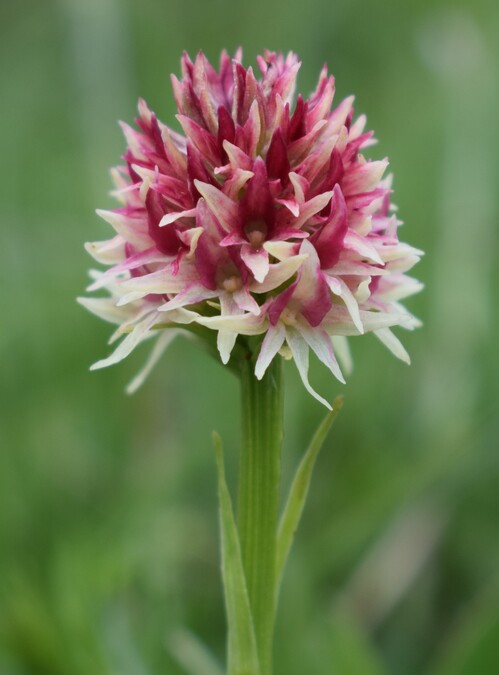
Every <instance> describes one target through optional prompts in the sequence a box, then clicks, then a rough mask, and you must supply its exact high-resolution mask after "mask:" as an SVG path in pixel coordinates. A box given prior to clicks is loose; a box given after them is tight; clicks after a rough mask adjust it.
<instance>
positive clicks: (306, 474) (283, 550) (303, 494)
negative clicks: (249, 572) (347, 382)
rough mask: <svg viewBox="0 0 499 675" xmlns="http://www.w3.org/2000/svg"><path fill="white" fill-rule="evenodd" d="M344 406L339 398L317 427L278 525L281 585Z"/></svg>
mask: <svg viewBox="0 0 499 675" xmlns="http://www.w3.org/2000/svg"><path fill="white" fill-rule="evenodd" d="M342 406H343V396H338V397H337V398H336V399H335V400H334V402H333V407H332V410H331V411H330V412H329V413H328V414H327V415H326V417H325V418H324V419H323V421H322V422H321V424H320V425H319V426H318V428H317V430H316V432H315V434H314V436H313V438H312V440H311V441H310V445H309V446H308V448H307V451H306V452H305V455H304V456H303V459H302V460H301V462H300V464H299V466H298V468H297V470H296V473H295V477H294V479H293V482H292V484H291V488H290V490H289V495H288V499H287V502H286V506H285V507H284V511H283V514H282V517H281V521H280V523H279V531H278V535H277V558H276V570H277V578H278V580H279V581H278V585H277V588H279V586H280V582H281V579H282V575H283V572H284V568H285V566H286V562H287V559H288V556H289V552H290V550H291V546H292V544H293V539H294V536H295V533H296V530H297V529H298V525H299V523H300V519H301V516H302V513H303V509H304V507H305V501H306V499H307V495H308V490H309V487H310V480H311V478H312V473H313V470H314V466H315V462H316V460H317V457H318V456H319V452H320V450H321V448H322V445H323V443H324V441H325V439H326V436H327V434H328V432H329V429H330V428H331V426H332V424H333V422H334V420H335V419H336V417H337V415H338V413H339V411H340V410H341V408H342Z"/></svg>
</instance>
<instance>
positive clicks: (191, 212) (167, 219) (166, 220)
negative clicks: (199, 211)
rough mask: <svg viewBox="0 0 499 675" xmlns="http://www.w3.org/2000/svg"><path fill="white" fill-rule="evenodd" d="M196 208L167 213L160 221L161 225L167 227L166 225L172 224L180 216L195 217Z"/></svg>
mask: <svg viewBox="0 0 499 675" xmlns="http://www.w3.org/2000/svg"><path fill="white" fill-rule="evenodd" d="M195 217H196V209H188V210H187V211H177V212H175V213H167V214H166V215H164V216H163V217H162V218H161V220H160V221H159V227H165V225H170V224H171V223H174V222H175V221H176V220H179V218H195Z"/></svg>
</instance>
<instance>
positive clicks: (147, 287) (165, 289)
mask: <svg viewBox="0 0 499 675" xmlns="http://www.w3.org/2000/svg"><path fill="white" fill-rule="evenodd" d="M257 63H258V69H259V70H260V76H257V75H256V74H255V73H254V71H253V69H252V68H251V67H250V68H248V69H245V68H244V67H243V65H242V63H241V53H240V52H238V53H237V54H236V56H235V58H233V59H231V58H230V57H229V56H228V55H227V53H225V52H223V53H222V56H221V59H220V65H219V69H218V71H217V70H216V69H215V68H214V67H213V66H212V65H211V64H210V63H209V62H208V61H207V59H206V57H205V56H204V54H202V53H199V54H198V56H197V57H196V59H195V60H194V61H192V60H191V59H190V58H189V56H188V55H187V54H184V56H183V57H182V79H181V80H178V79H177V78H175V77H172V84H173V91H174V96H175V100H176V104H177V108H178V115H177V120H178V122H179V125H180V127H181V129H182V133H179V132H177V131H174V130H172V129H171V128H169V127H168V126H166V125H164V124H163V123H162V122H160V121H159V120H158V119H157V117H156V115H155V114H154V113H153V112H152V111H151V110H150V109H149V108H148V107H147V105H146V103H145V102H144V101H142V100H141V101H139V106H138V111H139V116H138V118H137V120H136V123H137V128H136V129H133V128H131V127H129V126H128V125H126V124H123V125H122V127H123V131H124V134H125V137H126V141H127V150H126V152H125V154H124V156H123V160H124V164H123V165H122V166H119V167H118V168H116V169H115V170H114V171H113V177H114V182H115V184H116V190H115V192H114V194H115V195H116V197H117V198H118V200H119V201H120V207H119V208H117V209H115V210H113V211H98V214H99V215H100V216H101V217H102V218H103V219H104V220H105V221H106V222H108V223H109V224H110V225H111V226H112V228H113V229H114V231H115V234H114V236H113V238H112V239H110V240H108V241H102V242H94V243H90V244H87V250H88V251H89V253H90V254H91V255H92V256H93V257H94V258H95V259H96V260H97V261H98V262H99V263H102V264H104V265H108V266H110V268H109V269H108V270H107V271H105V272H93V273H92V276H93V283H92V284H91V286H90V287H89V290H91V291H94V290H97V289H102V288H103V289H106V290H107V291H108V293H109V295H108V296H106V297H103V298H90V299H89V298H80V302H81V303H82V304H83V305H84V306H85V307H87V308H88V309H89V310H90V311H92V312H94V313H95V314H97V315H98V316H100V317H102V318H104V319H106V320H108V321H110V322H112V323H115V324H117V325H118V329H117V331H116V332H115V334H114V335H113V338H112V340H114V339H117V338H119V337H121V336H125V337H124V339H123V340H122V341H121V342H120V343H119V345H118V347H117V348H116V350H115V351H114V352H113V353H112V354H111V356H109V357H108V358H106V359H104V360H102V361H99V362H98V363H96V364H94V366H93V368H102V367H104V366H107V365H111V364H113V363H117V362H118V361H120V360H122V359H123V358H125V357H126V356H127V355H128V354H129V353H130V352H131V351H132V350H133V349H134V348H135V347H136V346H137V345H138V344H139V343H141V342H143V341H144V340H147V339H148V338H150V337H153V336H156V337H157V338H158V340H157V343H156V346H155V348H154V349H153V352H152V354H151V358H150V360H149V362H148V363H147V364H146V367H145V368H144V371H143V372H142V373H141V374H139V376H138V377H137V378H135V380H134V381H133V383H132V384H131V386H130V387H129V389H130V390H134V389H135V388H137V387H138V386H139V385H140V383H141V382H142V380H143V379H144V377H145V375H146V374H147V373H148V372H149V371H150V370H151V368H152V366H153V365H154V363H156V361H157V360H158V358H159V357H160V355H161V353H162V351H163V350H164V349H165V348H166V347H167V346H168V344H169V343H170V342H171V339H172V337H174V336H175V335H176V334H177V333H178V332H180V331H181V330H182V329H183V330H185V329H186V328H192V327H193V326H195V325H197V326H199V328H201V327H205V328H207V329H213V330H215V331H217V334H218V335H217V346H218V350H219V353H220V357H221V360H222V361H223V362H224V363H227V362H228V361H229V360H230V357H231V352H232V350H233V348H234V345H235V344H236V342H237V341H238V340H239V341H244V340H246V339H247V338H246V337H245V336H261V338H260V341H259V347H258V349H259V354H258V358H257V360H256V366H255V375H256V376H257V377H258V378H261V377H263V374H264V373H265V370H266V368H267V367H268V365H269V363H270V362H271V361H272V359H273V358H275V357H276V356H277V355H278V354H282V355H284V356H286V357H292V358H293V360H294V361H295V363H296V366H297V368H298V370H299V373H300V375H301V378H302V380H303V382H304V384H305V386H306V388H307V390H308V391H309V392H310V393H311V394H312V395H313V396H315V397H316V398H317V399H318V400H320V401H321V402H322V403H324V404H325V405H327V406H328V403H327V402H326V401H325V400H324V399H323V398H322V397H320V396H319V395H318V394H317V393H316V392H315V391H314V390H313V389H312V387H311V386H310V384H309V382H308V375H307V373H308V359H309V350H310V349H311V350H312V351H313V352H314V353H315V354H316V355H317V357H318V358H319V359H320V360H321V361H322V362H323V363H324V364H325V365H326V366H327V367H328V368H329V369H330V371H331V372H332V373H333V375H334V376H335V377H336V378H338V380H340V381H344V379H343V375H342V372H341V369H340V366H339V364H338V361H337V358H336V356H338V358H339V360H340V362H341V363H342V365H343V367H344V368H345V369H346V370H348V363H349V361H350V359H349V354H348V348H347V345H346V341H345V336H350V335H359V334H362V333H366V332H373V333H374V334H375V335H376V336H377V337H378V338H379V339H380V340H381V341H382V342H383V343H384V344H385V345H386V346H387V347H388V348H389V349H390V350H391V351H392V352H393V353H394V354H395V356H397V357H398V358H401V359H402V360H404V361H406V362H408V361H409V357H408V355H407V352H406V351H405V349H404V347H403V346H402V344H401V343H400V341H399V340H398V338H397V337H396V336H395V335H394V334H393V332H392V331H391V327H393V326H401V327H402V328H406V329H412V328H414V327H416V326H417V325H419V322H418V321H417V319H415V317H413V316H412V315H411V314H410V313H409V312H408V311H407V310H406V309H405V308H404V306H403V305H402V304H401V300H403V299H404V298H406V297H408V296H410V295H412V294H414V293H416V292H417V291H419V290H420V289H421V287H422V286H421V284H420V283H419V282H417V281H416V280H414V279H413V278H411V277H409V276H407V274H406V273H407V272H408V271H409V270H410V269H411V267H412V266H413V265H414V264H415V263H416V262H417V261H418V260H419V257H420V256H421V254H422V253H421V251H419V250H416V249H414V248H412V247H410V246H408V245H407V244H404V243H401V242H399V240H398V236H397V232H398V227H399V225H400V224H401V223H400V221H399V220H398V219H397V217H396V215H395V213H394V211H395V209H394V207H393V206H392V205H391V204H390V195H391V192H392V190H391V178H390V176H387V177H384V175H385V171H386V168H387V165H388V161H387V160H386V159H383V160H380V161H372V160H368V159H366V158H365V157H364V155H363V154H362V151H363V149H365V148H366V147H368V146H370V145H372V144H373V143H374V141H373V134H372V132H369V131H368V132H366V131H365V130H364V127H365V123H366V119H365V117H364V116H360V117H358V118H357V119H356V120H355V121H354V112H353V98H352V97H350V98H347V99H345V100H344V101H342V102H340V103H339V105H337V106H336V107H333V98H334V91H335V86H334V78H333V77H332V76H330V75H328V72H327V69H326V68H324V69H323V70H322V72H321V74H320V77H319V82H318V84H317V87H316V89H315V91H314V92H313V93H312V94H311V96H310V97H309V98H308V99H304V98H303V97H302V96H301V95H299V96H298V97H297V99H296V102H294V91H295V84H296V77H297V73H298V69H299V67H300V63H299V61H298V60H297V58H296V56H295V55H294V54H292V53H289V54H288V55H287V56H284V55H282V54H277V53H274V52H265V53H264V54H263V56H259V57H258V58H257ZM160 328H161V329H165V330H158V329H160ZM167 329H168V330H167ZM172 329H173V330H172Z"/></svg>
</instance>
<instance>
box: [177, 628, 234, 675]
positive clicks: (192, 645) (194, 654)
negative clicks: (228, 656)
mask: <svg viewBox="0 0 499 675" xmlns="http://www.w3.org/2000/svg"><path fill="white" fill-rule="evenodd" d="M167 646H168V649H169V651H170V653H171V654H172V655H173V656H174V657H175V659H176V660H177V662H178V663H179V665H180V666H182V668H183V669H184V670H185V671H186V673H189V675H224V671H223V669H222V667H221V666H220V664H219V663H218V661H217V660H216V659H215V657H214V656H213V655H212V654H211V652H210V651H209V650H208V648H207V647H206V646H205V645H204V644H203V643H202V642H201V640H199V638H198V637H197V636H196V635H194V633H192V632H191V631H189V630H187V629H185V628H182V629H178V630H176V631H175V632H174V633H173V634H172V635H171V636H170V637H169V639H168V643H167Z"/></svg>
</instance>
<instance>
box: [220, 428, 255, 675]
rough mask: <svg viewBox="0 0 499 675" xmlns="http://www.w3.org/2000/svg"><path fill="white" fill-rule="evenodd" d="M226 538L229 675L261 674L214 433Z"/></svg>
mask: <svg viewBox="0 0 499 675" xmlns="http://www.w3.org/2000/svg"><path fill="white" fill-rule="evenodd" d="M213 443H214V445H215V457H216V462H217V474H218V499H219V509H220V529H221V538H222V578H223V585H224V592H225V605H226V610H227V623H228V653H227V660H228V667H227V672H228V675H259V673H260V665H259V663H258V655H257V649H256V639H255V629H254V626H253V618H252V616H251V610H250V603H249V597H248V589H247V586H246V579H245V576H244V569H243V561H242V557H241V546H240V543H239V535H238V532H237V528H236V522H235V519H234V511H233V509H232V501H231V498H230V493H229V490H228V488H227V483H226V481H225V469H224V459H223V449H222V441H221V439H220V436H219V435H218V434H217V433H215V432H214V433H213Z"/></svg>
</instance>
